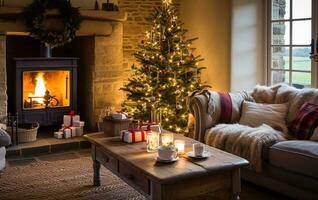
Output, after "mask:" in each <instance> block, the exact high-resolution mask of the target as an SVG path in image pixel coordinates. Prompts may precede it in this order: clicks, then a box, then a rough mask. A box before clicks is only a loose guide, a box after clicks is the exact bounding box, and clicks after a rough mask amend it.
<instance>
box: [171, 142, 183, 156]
mask: <svg viewBox="0 0 318 200" xmlns="http://www.w3.org/2000/svg"><path fill="white" fill-rule="evenodd" d="M174 146H175V147H176V148H177V149H178V153H180V154H183V153H184V146H185V142H184V140H175V141H174Z"/></svg>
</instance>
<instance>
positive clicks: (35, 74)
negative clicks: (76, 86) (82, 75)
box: [23, 70, 71, 109]
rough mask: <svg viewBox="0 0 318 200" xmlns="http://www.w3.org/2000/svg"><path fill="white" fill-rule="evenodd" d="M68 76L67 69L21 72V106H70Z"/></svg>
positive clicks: (34, 107) (35, 107) (38, 107)
mask: <svg viewBox="0 0 318 200" xmlns="http://www.w3.org/2000/svg"><path fill="white" fill-rule="evenodd" d="M69 77H70V72H69V71H67V70H54V71H53V70H52V71H44V70H43V71H25V72H23V108H24V109H43V108H46V107H47V106H48V107H50V108H54V107H66V106H70V92H71V91H70V89H71V88H70V85H71V84H70V78H69ZM47 92H48V93H47ZM44 96H45V98H46V99H44Z"/></svg>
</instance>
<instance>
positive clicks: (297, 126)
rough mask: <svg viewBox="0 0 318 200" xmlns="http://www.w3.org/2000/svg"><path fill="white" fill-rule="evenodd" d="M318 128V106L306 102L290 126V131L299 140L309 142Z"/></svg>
mask: <svg viewBox="0 0 318 200" xmlns="http://www.w3.org/2000/svg"><path fill="white" fill-rule="evenodd" d="M317 126H318V105H315V104H312V103H309V102H306V103H304V105H303V106H302V107H301V108H300V109H299V111H298V112H297V114H296V116H295V119H294V120H293V121H292V122H291V124H290V126H289V131H290V132H291V133H292V134H294V135H296V137H297V139H301V140H303V139H305V140H308V139H310V138H311V136H312V135H313V132H314V130H315V128H316V127H317Z"/></svg>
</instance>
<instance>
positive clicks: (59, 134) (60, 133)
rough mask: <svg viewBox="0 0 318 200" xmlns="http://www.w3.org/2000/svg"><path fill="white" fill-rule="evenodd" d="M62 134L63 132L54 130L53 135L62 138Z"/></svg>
mask: <svg viewBox="0 0 318 200" xmlns="http://www.w3.org/2000/svg"><path fill="white" fill-rule="evenodd" d="M63 135H64V133H63V132H61V131H59V132H54V137H55V138H56V139H63Z"/></svg>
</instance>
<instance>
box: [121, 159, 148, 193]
mask: <svg viewBox="0 0 318 200" xmlns="http://www.w3.org/2000/svg"><path fill="white" fill-rule="evenodd" d="M119 174H120V175H121V176H122V177H123V178H125V179H127V180H128V181H129V182H131V183H132V184H133V185H134V186H136V187H138V188H139V189H141V190H142V191H143V192H145V193H147V194H149V180H148V179H147V178H146V177H145V176H144V174H142V173H141V172H139V171H138V170H136V169H133V168H131V167H129V166H127V165H125V164H123V163H121V162H120V163H119Z"/></svg>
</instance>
